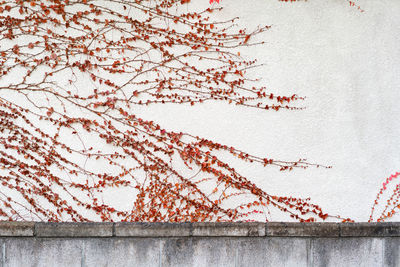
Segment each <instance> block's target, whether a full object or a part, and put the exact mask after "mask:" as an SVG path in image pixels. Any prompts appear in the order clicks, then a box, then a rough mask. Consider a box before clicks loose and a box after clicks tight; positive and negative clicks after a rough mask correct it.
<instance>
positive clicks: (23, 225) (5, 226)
mask: <svg viewBox="0 0 400 267" xmlns="http://www.w3.org/2000/svg"><path fill="white" fill-rule="evenodd" d="M34 226H35V223H34V222H0V236H33V233H34Z"/></svg>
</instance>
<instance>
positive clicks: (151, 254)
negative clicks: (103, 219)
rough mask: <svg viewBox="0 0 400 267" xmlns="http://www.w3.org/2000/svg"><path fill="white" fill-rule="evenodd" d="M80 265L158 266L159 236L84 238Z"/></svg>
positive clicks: (95, 266) (89, 266) (108, 266)
mask: <svg viewBox="0 0 400 267" xmlns="http://www.w3.org/2000/svg"><path fill="white" fill-rule="evenodd" d="M82 242H83V248H82V249H83V252H82V255H83V257H82V266H84V267H101V266H104V267H113V266H123V267H125V266H127V267H128V266H132V267H139V266H145V267H152V266H154V267H156V266H157V267H159V266H161V265H160V239H159V238H90V239H87V238H85V239H84V240H82Z"/></svg>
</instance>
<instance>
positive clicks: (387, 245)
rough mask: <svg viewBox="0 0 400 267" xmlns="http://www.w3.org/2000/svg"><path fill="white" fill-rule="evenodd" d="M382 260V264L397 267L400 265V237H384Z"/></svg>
mask: <svg viewBox="0 0 400 267" xmlns="http://www.w3.org/2000/svg"><path fill="white" fill-rule="evenodd" d="M383 245H384V260H383V266H387V267H398V266H400V238H399V237H386V238H385V239H384V240H383Z"/></svg>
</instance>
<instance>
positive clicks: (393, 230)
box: [340, 222, 400, 237]
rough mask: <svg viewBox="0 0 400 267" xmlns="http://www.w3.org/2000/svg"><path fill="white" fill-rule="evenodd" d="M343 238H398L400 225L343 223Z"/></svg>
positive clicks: (391, 223)
mask: <svg viewBox="0 0 400 267" xmlns="http://www.w3.org/2000/svg"><path fill="white" fill-rule="evenodd" d="M340 234H341V236H346V237H347V236H354V237H357V236H360V237H367V236H368V237H386V236H387V237H390V236H392V237H396V236H400V223H393V222H388V223H343V224H341V225H340Z"/></svg>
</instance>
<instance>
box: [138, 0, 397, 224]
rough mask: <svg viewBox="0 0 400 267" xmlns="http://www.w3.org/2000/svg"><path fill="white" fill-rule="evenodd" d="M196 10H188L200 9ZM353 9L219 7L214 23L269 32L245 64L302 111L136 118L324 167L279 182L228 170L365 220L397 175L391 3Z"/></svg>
mask: <svg viewBox="0 0 400 267" xmlns="http://www.w3.org/2000/svg"><path fill="white" fill-rule="evenodd" d="M192 2H195V1H192ZM199 2H200V1H196V3H190V4H189V5H188V8H191V7H192V6H196V5H202V6H206V5H207V3H201V4H200V3H199ZM204 2H207V1H204ZM358 3H359V4H360V5H361V6H362V7H363V9H365V12H363V13H361V12H359V11H357V9H356V8H352V7H350V6H349V4H348V3H347V2H346V1H344V0H329V1H325V0H324V1H323V0H312V1H307V2H297V3H282V2H277V1H270V0H251V1H233V0H223V1H222V2H221V4H220V5H221V6H223V7H224V10H223V11H222V13H221V14H220V16H222V17H225V16H226V17H232V16H240V17H241V20H240V23H241V25H248V26H249V27H255V26H257V25H272V26H273V27H272V28H271V30H270V31H268V32H267V33H265V34H263V35H262V39H264V40H265V41H266V42H267V43H266V44H265V45H264V46H260V47H257V48H254V47H253V48H251V50H249V51H248V55H249V56H252V57H256V58H258V59H259V61H260V62H264V63H265V66H263V67H261V68H259V69H257V73H256V74H257V75H258V76H260V77H263V83H264V84H265V85H266V86H268V87H269V88H274V89H275V91H276V92H278V93H286V92H293V93H297V94H299V95H302V96H306V97H307V99H306V101H305V102H304V103H303V104H304V105H305V106H306V107H307V109H305V110H303V111H279V112H271V111H269V112H267V111H260V110H253V109H246V108H240V107H236V106H229V105H224V104H220V103H215V104H204V105H202V106H197V107H194V108H192V107H189V106H182V105H169V106H168V107H167V109H168V112H165V109H166V107H160V106H152V107H149V108H148V109H147V110H145V111H143V116H144V117H147V118H149V119H150V118H152V119H155V120H157V121H158V122H159V123H160V124H161V125H162V126H165V127H168V128H172V129H175V130H179V131H187V132H192V133H195V134H197V135H199V136H202V137H206V138H210V139H214V140H216V141H219V142H221V143H224V144H228V145H232V146H236V147H238V148H240V149H242V150H245V151H247V152H249V153H251V154H255V155H258V156H263V157H264V156H265V157H273V158H279V159H284V160H297V159H298V158H307V159H308V160H309V161H310V162H317V163H320V164H326V165H332V166H333V168H332V169H317V168H309V169H308V170H296V171H292V172H286V173H282V172H279V171H278V170H276V169H275V168H263V167H258V168H257V167H255V166H246V165H242V166H240V167H239V168H238V169H239V170H240V171H241V172H242V173H243V174H246V175H247V176H248V177H250V178H251V179H252V180H253V181H254V182H256V183H257V184H258V185H259V186H261V187H262V188H263V189H264V190H266V191H267V192H271V193H276V194H279V195H293V196H303V197H308V196H309V197H311V199H312V201H313V202H314V203H317V204H319V205H321V206H322V207H323V208H324V209H325V210H326V211H327V212H328V213H330V214H340V215H341V216H343V217H351V218H353V219H355V220H357V221H366V220H368V217H369V213H370V210H371V206H372V204H373V201H374V199H375V197H376V194H377V192H378V189H379V188H380V186H381V184H382V182H383V181H384V179H385V178H386V177H387V176H389V175H390V174H391V173H394V172H396V171H398V170H399V169H400V153H399V151H400V135H399V133H400V120H399V115H400V106H399V104H398V103H399V101H400V90H399V86H400V16H398V14H399V12H400V2H399V1H396V0H365V1H358ZM276 216H277V217H273V218H272V219H273V220H280V219H283V218H281V217H279V215H276ZM399 219H400V217H399V216H397V219H396V217H394V218H393V220H399Z"/></svg>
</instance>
